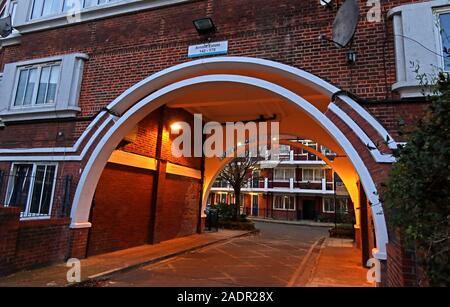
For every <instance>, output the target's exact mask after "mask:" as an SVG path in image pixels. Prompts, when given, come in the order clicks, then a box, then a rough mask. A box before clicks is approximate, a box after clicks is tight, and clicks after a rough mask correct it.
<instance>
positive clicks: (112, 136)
mask: <svg viewBox="0 0 450 307" xmlns="http://www.w3.org/2000/svg"><path fill="white" fill-rule="evenodd" d="M224 82H225V83H236V84H245V85H248V86H252V87H258V88H260V89H263V90H265V91H267V92H271V93H273V94H275V95H277V96H279V97H280V98H281V99H283V100H284V101H286V102H287V103H292V104H295V105H296V106H297V107H298V108H299V109H300V110H301V111H302V112H305V113H306V114H308V116H309V117H311V118H312V119H313V120H314V121H315V122H316V123H317V124H318V125H320V126H321V127H322V128H323V129H325V130H326V131H327V132H328V133H329V135H330V136H331V137H332V138H333V139H334V140H335V141H336V143H337V144H339V146H340V147H341V148H342V150H343V151H344V152H345V153H346V155H347V156H348V157H349V159H350V160H351V162H352V164H353V166H354V168H355V169H356V170H357V172H358V175H359V177H360V179H361V182H362V185H363V187H364V190H365V192H366V194H367V196H368V198H369V201H370V202H371V203H372V204H375V205H374V206H372V210H373V221H374V226H375V234H376V241H377V251H375V252H374V256H376V257H377V258H379V259H385V258H386V243H387V230H386V223H385V220H384V215H383V214H380V212H381V213H382V211H381V204H380V201H379V199H378V196H377V192H376V186H375V183H374V181H373V179H372V177H371V175H370V173H369V171H368V169H367V168H366V166H365V165H364V163H363V161H362V159H361V157H360V156H359V155H358V152H357V151H356V150H355V148H354V147H353V145H352V144H351V143H350V142H349V140H348V139H347V138H346V136H345V135H344V134H343V133H342V132H341V131H340V130H339V129H338V128H337V127H336V126H335V125H334V123H333V122H332V121H331V120H330V119H328V118H327V117H326V116H325V115H324V114H323V113H322V112H321V111H320V110H319V109H317V108H316V107H315V106H314V105H312V104H311V103H310V102H308V101H307V100H305V99H304V98H302V97H300V96H299V95H297V94H295V93H294V92H292V91H290V90H288V89H286V88H284V87H281V86H279V85H277V84H274V83H271V82H268V81H265V80H262V79H257V78H253V77H247V76H239V75H204V76H200V77H193V78H190V79H185V80H182V81H179V82H175V83H172V84H170V85H167V86H165V87H163V88H162V89H160V90H157V91H156V92H154V93H152V94H150V95H149V96H147V97H145V98H143V99H141V100H140V101H139V102H137V103H135V104H134V105H132V106H131V108H129V109H128V110H127V111H126V112H125V113H124V114H122V116H121V117H119V118H118V119H116V120H115V121H114V124H113V125H112V127H111V128H109V129H108V130H107V131H106V134H105V135H104V136H103V137H102V139H101V141H100V142H99V143H98V144H97V145H96V147H95V149H94V151H93V153H92V154H91V156H90V158H89V160H88V163H87V165H86V167H85V168H84V170H83V173H82V176H81V179H80V182H79V185H78V187H77V191H76V194H75V198H74V202H73V206H72V212H71V217H72V227H74V228H76V227H86V226H89V225H88V222H87V221H88V219H89V211H90V206H91V202H92V197H93V195H94V192H95V189H96V185H97V182H98V180H99V178H100V175H101V172H102V171H103V168H104V167H105V165H106V163H107V161H108V158H109V157H110V155H111V153H112V151H113V150H114V149H115V147H116V146H117V144H118V143H119V142H120V141H121V140H122V139H123V137H124V136H125V135H126V134H127V133H128V131H129V130H130V129H131V128H132V127H133V126H134V125H136V124H137V123H138V122H140V121H141V120H142V119H143V118H144V117H145V116H146V115H147V114H149V113H151V112H152V111H154V110H155V109H157V108H158V107H160V106H162V105H163V104H165V103H167V102H168V101H170V99H171V94H173V93H177V94H178V95H179V94H180V93H182V91H183V90H186V89H187V88H189V87H191V86H194V85H198V84H205V83H224ZM115 106H118V105H117V102H116V103H115ZM121 107H122V105H121ZM120 109H121V108H120Z"/></svg>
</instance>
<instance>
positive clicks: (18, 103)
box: [14, 70, 28, 106]
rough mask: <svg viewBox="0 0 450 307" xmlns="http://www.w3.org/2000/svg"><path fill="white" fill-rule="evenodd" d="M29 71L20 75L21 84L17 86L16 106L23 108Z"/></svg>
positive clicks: (21, 72) (23, 71)
mask: <svg viewBox="0 0 450 307" xmlns="http://www.w3.org/2000/svg"><path fill="white" fill-rule="evenodd" d="M27 80H28V70H21V71H20V75H19V84H18V85H17V93H16V100H15V101H14V105H15V106H21V105H22V103H23V97H24V96H25V88H26V86H27Z"/></svg>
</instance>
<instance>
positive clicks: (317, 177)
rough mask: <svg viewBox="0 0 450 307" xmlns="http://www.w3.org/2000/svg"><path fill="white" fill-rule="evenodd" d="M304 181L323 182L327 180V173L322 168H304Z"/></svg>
mask: <svg viewBox="0 0 450 307" xmlns="http://www.w3.org/2000/svg"><path fill="white" fill-rule="evenodd" d="M302 172H303V176H302V179H303V181H309V182H321V181H322V179H323V178H325V172H324V170H323V169H320V168H304V169H302Z"/></svg>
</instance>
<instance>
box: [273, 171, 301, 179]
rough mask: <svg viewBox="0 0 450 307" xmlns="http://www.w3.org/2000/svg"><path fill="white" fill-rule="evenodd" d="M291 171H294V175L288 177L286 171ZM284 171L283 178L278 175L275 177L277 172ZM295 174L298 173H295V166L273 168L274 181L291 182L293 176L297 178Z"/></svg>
mask: <svg viewBox="0 0 450 307" xmlns="http://www.w3.org/2000/svg"><path fill="white" fill-rule="evenodd" d="M288 170H289V171H290V172H292V171H293V173H294V174H293V177H288V178H286V171H288ZM281 171H282V172H283V179H277V178H276V177H275V172H281ZM295 175H296V173H295V168H274V169H273V181H274V182H289V181H290V179H291V178H292V179H294V180H295Z"/></svg>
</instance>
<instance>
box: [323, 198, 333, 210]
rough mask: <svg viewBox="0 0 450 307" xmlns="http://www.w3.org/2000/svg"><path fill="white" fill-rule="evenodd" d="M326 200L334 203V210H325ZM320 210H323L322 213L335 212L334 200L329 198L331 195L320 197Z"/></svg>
mask: <svg viewBox="0 0 450 307" xmlns="http://www.w3.org/2000/svg"><path fill="white" fill-rule="evenodd" d="M326 200H330V201H331V202H332V203H333V204H334V205H333V207H334V210H327V209H326V208H325V202H326ZM322 212H324V213H335V212H336V202H335V201H334V198H331V197H324V198H322Z"/></svg>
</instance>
